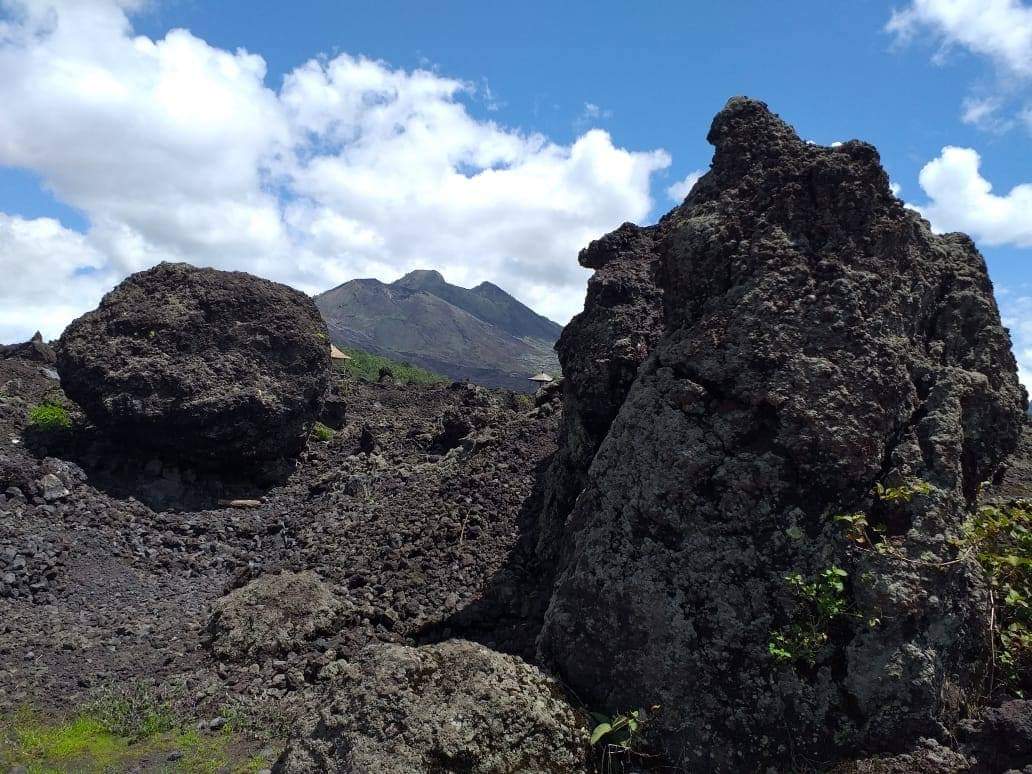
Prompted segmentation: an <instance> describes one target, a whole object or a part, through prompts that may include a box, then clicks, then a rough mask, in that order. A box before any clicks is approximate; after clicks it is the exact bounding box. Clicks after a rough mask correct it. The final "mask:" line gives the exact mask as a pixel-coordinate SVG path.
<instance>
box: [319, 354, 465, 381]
mask: <svg viewBox="0 0 1032 774" xmlns="http://www.w3.org/2000/svg"><path fill="white" fill-rule="evenodd" d="M341 351H342V352H345V353H346V354H348V355H350V356H351V360H346V361H344V365H343V366H338V367H339V368H341V369H342V370H343V371H344V373H345V374H346V375H347V376H350V377H352V378H354V379H362V380H364V381H367V382H375V381H376V380H377V379H378V378H379V376H380V369H381V368H389V369H390V370H391V373H393V374H394V381H396V382H398V383H399V384H439V383H441V382H447V381H450V380H449V379H448V377H446V376H441V375H440V374H435V373H434V372H432V371H427V370H426V369H425V368H420V367H419V366H414V365H412V364H411V363H399V362H398V361H397V360H391V359H390V358H386V357H382V356H380V355H374V354H372V353H371V352H366V351H364V350H361V349H355V348H354V347H341Z"/></svg>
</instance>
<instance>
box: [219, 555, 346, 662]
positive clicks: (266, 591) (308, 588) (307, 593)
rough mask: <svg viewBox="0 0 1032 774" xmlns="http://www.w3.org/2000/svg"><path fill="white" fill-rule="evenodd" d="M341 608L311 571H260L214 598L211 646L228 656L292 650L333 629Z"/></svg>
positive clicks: (250, 656) (246, 657)
mask: <svg viewBox="0 0 1032 774" xmlns="http://www.w3.org/2000/svg"><path fill="white" fill-rule="evenodd" d="M344 608H345V605H344V601H343V600H342V599H341V597H339V596H338V595H337V594H336V593H335V592H334V589H332V588H331V587H330V586H329V585H327V584H326V583H324V582H323V581H322V579H320V578H319V576H318V575H316V574H315V573H314V572H282V573H279V574H277V575H262V576H260V577H258V578H256V579H255V580H252V581H251V582H249V583H248V584H247V585H245V586H242V587H240V588H238V589H234V590H233V591H230V592H229V593H228V594H226V595H225V596H224V597H220V598H219V599H217V600H215V602H214V603H213V604H212V606H211V617H210V618H209V619H208V636H209V638H210V643H211V649H212V652H213V653H214V654H215V655H216V656H218V657H219V658H221V659H223V660H226V661H245V660H253V659H255V658H259V657H267V656H277V655H282V654H285V653H290V652H291V651H294V650H298V649H301V648H303V646H304V645H305V644H306V643H307V642H309V641H311V640H313V639H315V638H316V637H317V636H319V635H320V634H325V633H327V632H329V631H331V630H332V629H333V626H334V623H336V621H337V618H338V617H339V616H340V614H341V612H342V611H343V610H344Z"/></svg>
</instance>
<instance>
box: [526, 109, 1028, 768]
mask: <svg viewBox="0 0 1032 774" xmlns="http://www.w3.org/2000/svg"><path fill="white" fill-rule="evenodd" d="M708 139H709V140H710V142H711V143H712V144H713V145H714V146H715V147H716V153H715V156H714V159H713V165H712V168H711V170H710V171H709V172H708V173H707V174H706V175H704V176H703V177H702V179H701V180H700V181H699V182H698V183H697V184H696V186H695V187H694V188H693V190H692V192H691V193H690V194H689V196H688V198H687V199H686V200H685V202H684V203H683V204H682V205H681V206H680V207H678V208H676V209H675V210H673V211H672V212H671V213H669V214H668V215H666V216H665V217H664V218H663V219H662V220H661V222H660V224H659V227H658V228H657V229H656V230H655V232H650V233H643V232H642V230H635V229H634V228H633V227H627V226H624V227H622V228H621V229H619V230H618V231H617V232H615V233H614V234H613V235H610V236H609V237H607V238H604V239H603V240H602V241H601V243H600V244H601V245H606V244H607V240H608V241H609V244H615V245H616V246H617V248H618V249H617V250H616V251H615V252H616V254H617V255H618V256H620V255H622V256H624V257H621V258H619V260H618V263H617V265H626V266H627V267H628V270H630V269H631V268H633V267H634V266H640V267H642V270H641V273H642V275H643V280H642V282H641V283H640V287H641V288H642V291H643V292H644V293H646V294H647V295H648V297H649V299H650V304H651V306H650V311H651V313H649V314H646V313H645V311H644V310H642V312H641V313H640V314H641V316H642V319H643V321H644V324H643V326H642V328H643V329H644V330H645V331H646V334H645V335H642V336H641V338H640V342H641V344H640V347H641V348H644V349H646V350H648V349H650V348H651V353H650V354H648V356H647V359H645V360H644V363H643V364H642V365H641V366H640V367H638V368H637V369H636V371H635V369H634V365H635V363H636V361H638V360H639V359H641V358H643V357H644V355H643V354H642V355H638V354H633V355H632V354H631V353H633V352H634V351H635V345H634V339H632V340H631V343H630V344H629V345H628V346H627V347H626V348H625V350H626V351H627V352H628V356H627V357H626V358H625V359H626V366H625V367H622V368H621V369H619V370H618V371H617V373H618V374H622V376H620V377H619V378H614V379H613V381H612V382H607V377H610V376H611V374H612V372H611V371H609V370H608V369H609V368H610V366H609V365H608V363H605V360H606V357H607V355H606V352H607V350H608V348H609V347H610V346H611V344H610V342H608V341H607V340H606V338H607V337H609V338H612V337H611V336H609V334H608V331H609V329H610V328H611V327H612V326H614V325H616V326H620V325H622V322H621V319H620V316H619V314H618V313H617V312H615V311H612V310H613V309H614V307H620V308H624V309H635V306H634V302H633V300H631V301H626V302H622V303H620V304H617V305H614V304H612V303H608V302H607V301H606V300H605V298H604V297H603V296H602V295H601V294H597V295H595V296H592V295H589V298H588V304H587V306H586V309H585V311H584V312H583V313H582V315H581V316H580V317H578V318H576V319H575V320H574V322H573V323H571V325H570V326H569V327H568V328H567V330H566V332H565V333H564V336H563V341H562V342H561V343H560V355H561V356H562V358H563V373H564V374H565V376H566V379H565V382H564V390H565V396H566V405H565V408H564V411H565V413H566V419H565V421H566V424H567V426H568V427H570V423H571V422H572V421H574V420H573V419H571V415H574V416H577V417H582V418H587V417H597V418H598V422H597V423H595V424H593V423H591V422H589V421H587V420H586V419H580V420H577V421H579V422H580V423H581V425H582V426H583V427H584V428H585V431H584V432H583V433H580V438H581V439H583V440H578V439H576V438H571V435H570V431H569V430H568V431H567V435H566V436H565V437H564V438H563V443H564V445H565V446H566V447H569V446H570V445H571V443H575V442H576V443H579V444H580V447H581V449H583V450H584V451H588V450H590V449H591V445H592V442H593V441H592V439H593V438H599V433H601V434H602V436H603V439H602V440H601V441H600V445H599V446H598V449H597V452H595V453H594V455H593V458H592V459H591V460H590V467H589V466H588V465H586V464H585V460H584V452H581V451H578V450H577V449H572V450H571V449H569V448H567V449H566V450H565V451H563V452H560V455H559V457H558V462H557V464H561V462H562V460H563V457H564V455H565V458H566V460H567V467H560V468H558V469H557V468H556V466H553V470H552V474H551V475H552V477H553V479H554V480H556V481H558V485H557V486H554V488H555V490H556V491H560V492H565V493H566V494H565V496H564V497H561V498H555V500H554V501H553V502H552V503H551V504H548V507H545V508H544V509H543V514H542V516H541V519H540V523H539V525H538V529H539V533H540V534H539V537H540V536H544V543H545V545H544V546H542V541H541V540H540V539H539V541H538V545H539V549H540V550H539V555H540V557H541V559H542V561H543V562H544V563H545V564H546V565H547V564H549V563H552V567H551V568H550V571H551V572H554V573H555V575H556V577H557V580H556V582H555V585H554V588H553V590H552V592H551V599H550V600H549V602H548V606H547V610H546V612H545V615H544V622H543V626H542V629H541V632H540V635H539V638H538V648H537V650H538V655H539V657H540V659H541V660H542V662H543V663H544V664H546V665H548V666H551V667H552V668H554V669H555V670H556V671H557V672H558V673H559V675H560V677H561V678H562V679H563V681H564V682H565V683H567V684H568V685H570V686H571V688H572V689H573V690H574V692H575V693H576V694H577V695H578V696H579V697H580V698H581V699H583V700H585V701H586V702H587V703H589V704H590V705H594V706H597V707H599V708H605V709H606V710H608V711H624V710H626V709H627V708H628V707H640V706H649V705H653V704H658V705H661V707H662V708H663V709H662V711H661V712H660V713H659V714H658V716H657V718H656V719H655V721H654V722H653V724H652V727H651V733H652V735H653V737H654V741H655V742H656V743H657V744H658V745H659V746H660V748H661V749H662V750H663V751H664V752H665V753H666V754H667V756H668V757H669V759H670V760H671V761H672V762H673V763H676V764H677V765H679V766H681V767H682V768H683V769H684V770H690V771H747V770H755V769H757V768H762V767H763V766H767V765H770V766H774V767H775V768H777V769H782V768H785V767H788V766H789V765H790V762H791V761H794V760H798V759H799V757H800V756H804V757H808V758H810V759H815V760H825V761H827V760H835V759H836V758H838V759H843V758H846V757H849V756H850V754H851V753H852V752H855V751H857V750H868V751H898V750H901V749H902V748H904V747H905V746H906V745H907V744H909V743H911V742H912V740H914V739H916V738H918V737H922V736H926V737H941V736H943V734H944V726H945V725H946V724H949V723H950V722H952V721H953V720H954V719H955V715H956V712H957V711H958V708H959V706H960V705H961V703H962V702H963V701H964V699H965V697H966V694H967V693H968V692H969V691H973V690H975V688H976V683H977V682H978V680H979V679H980V677H981V674H982V672H981V664H980V659H981V658H982V657H983V656H984V655H985V654H984V648H985V637H984V632H985V626H986V622H985V611H986V609H987V607H986V592H985V585H984V581H983V579H982V576H981V572H980V571H979V569H978V568H977V567H976V566H974V563H973V562H969V561H961V562H952V560H953V559H955V558H957V550H956V547H955V546H954V544H953V543H951V541H950V538H955V537H958V536H959V533H960V525H961V524H962V522H963V521H964V519H965V516H966V509H967V508H968V507H969V506H971V505H972V504H973V502H974V500H975V498H976V493H977V489H978V485H979V483H980V482H982V481H984V480H986V479H988V478H990V477H991V476H992V474H993V472H994V470H995V468H996V467H997V465H998V463H999V462H1000V460H1001V459H1002V458H1003V457H1004V456H1005V455H1006V454H1008V453H1009V452H1010V451H1011V450H1012V449H1013V448H1014V446H1015V444H1016V442H1017V439H1018V434H1019V430H1020V428H1021V426H1022V423H1023V421H1024V411H1025V406H1026V398H1025V394H1024V390H1023V389H1022V388H1021V387H1020V386H1019V384H1018V381H1017V377H1016V366H1015V361H1014V357H1013V355H1012V354H1011V351H1010V341H1009V339H1008V336H1007V332H1006V331H1005V329H1004V328H1003V327H1002V326H1001V324H1000V317H999V313H998V310H997V307H996V303H995V301H994V299H993V294H992V286H991V284H990V281H989V278H988V275H987V273H986V267H985V262H984V261H983V259H982V257H981V256H980V255H979V254H978V252H977V250H976V249H975V247H974V245H973V244H972V242H971V240H970V239H968V238H967V237H966V236H963V235H961V234H946V235H942V236H936V235H933V234H932V233H931V231H930V229H929V227H928V224H927V223H926V222H925V221H923V220H922V219H921V218H920V216H919V215H918V214H917V213H915V212H913V211H910V210H907V209H905V208H904V207H903V205H902V203H901V202H900V201H899V200H898V199H896V198H895V197H894V196H893V195H892V193H891V191H890V190H889V181H888V178H887V176H886V174H885V172H884V171H883V170H882V168H881V166H880V163H879V158H878V154H877V151H876V150H875V149H874V148H873V147H872V146H870V145H867V144H865V143H862V142H857V141H851V142H846V143H843V144H842V145H840V146H837V147H834V148H826V147H820V146H816V145H812V144H809V143H806V142H804V141H802V140H801V139H800V138H799V137H798V136H797V135H796V133H795V132H794V131H793V130H792V128H791V127H789V126H788V125H787V124H785V123H784V122H783V121H782V120H781V119H779V118H778V117H777V116H776V115H774V114H772V113H771V112H770V111H769V110H768V109H767V107H766V105H764V104H763V103H760V102H756V101H753V100H749V99H745V98H736V99H732V100H731V101H730V102H729V103H728V104H727V106H726V107H725V109H724V110H723V111H721V112H720V113H719V114H718V115H717V117H716V118H715V119H714V121H713V125H712V128H711V130H710V133H709V137H708ZM650 240H651V245H650V244H649V242H650ZM622 245H627V248H626V249H624V248H622V247H620V246H622ZM650 266H653V267H655V268H654V269H652V270H650V271H648V272H646V271H645V269H646V267H650ZM599 271H600V272H602V273H603V276H604V274H605V272H606V271H607V269H606V268H605V267H603V268H602V269H600V270H599ZM644 277H654V278H655V286H656V287H655V288H653V287H651V285H650V283H649V282H648V281H647V280H645V279H644ZM631 290H633V288H631ZM660 297H662V309H660V306H659V304H660V301H659V299H660ZM635 314H639V313H638V312H635ZM593 320H598V321H599V322H598V323H594V322H591V321H593ZM660 320H661V323H660ZM657 330H658V331H659V334H658V335H657V333H656V332H657ZM649 332H651V333H649ZM652 337H655V339H656V341H655V343H654V344H651V343H650V342H651V341H652ZM592 351H597V352H599V358H598V359H600V360H602V361H603V363H600V364H598V365H592V364H591V363H588V362H585V366H584V367H578V364H579V360H578V358H580V357H583V355H582V354H581V353H588V352H592ZM628 383H629V387H628ZM610 385H611V386H610ZM608 417H613V419H612V420H611V424H609V425H608V427H607V426H606V424H607V421H608V420H607V418H608ZM592 428H595V430H594V431H593V432H589V431H591V429H592ZM582 471H586V473H585V472H582ZM578 477H580V478H578ZM578 480H582V481H583V482H584V484H583V487H582V489H580V490H579V492H577V491H574V492H573V493H572V495H571V489H570V486H571V482H573V483H576V481H578ZM916 481H924V482H927V483H928V484H929V485H930V487H931V488H930V489H928V490H927V491H926V493H925V494H920V493H917V494H913V496H912V497H911V498H910V501H909V502H905V501H902V500H897V501H896V502H894V503H890V502H886V501H884V500H881V499H879V498H877V497H874V496H872V494H871V492H872V487H873V486H874V485H875V484H876V483H880V484H882V485H884V486H909V485H911V484H913V483H914V482H916ZM564 502H565V503H569V504H570V508H569V510H568V511H567V512H563V511H562V510H558V511H557V510H556V505H557V504H559V505H561V504H562V503H564ZM857 512H864V513H866V514H867V517H868V519H869V520H870V523H871V524H872V525H874V524H883V525H884V526H885V533H884V539H883V542H884V544H885V545H884V546H883V548H882V549H881V550H879V551H876V550H873V549H872V548H871V546H870V545H869V544H863V545H861V544H858V543H857V542H855V541H854V540H851V539H850V537H849V535H848V534H847V530H844V529H843V527H842V524H841V523H840V522H837V521H836V520H835V519H834V516H835V515H836V514H842V513H847V514H848V513H857ZM552 536H557V537H556V538H555V539H557V540H558V542H559V545H558V547H557V548H555V549H553V548H551V547H549V546H548V545H547V544H548V541H549V540H553V537H552ZM836 569H840V570H844V571H845V572H846V573H848V575H847V576H846V577H845V587H844V590H843V591H842V593H841V601H842V604H843V610H842V612H841V613H839V614H836V615H834V616H833V617H831V618H829V619H828V620H822V619H821V618H820V617H819V614H818V613H817V612H816V608H815V606H813V605H812V604H811V603H809V602H807V601H806V599H805V598H802V597H800V596H799V595H797V594H796V593H794V592H793V589H792V586H791V584H790V583H788V582H787V580H786V576H788V575H790V574H792V573H799V574H800V576H802V578H803V581H804V582H813V581H814V580H815V579H817V578H819V577H820V576H821V574H822V573H824V572H827V571H832V572H833V571H834V570H836ZM808 626H810V627H811V628H812V629H813V630H815V631H816V632H817V634H816V636H815V637H814V642H815V643H816V646H815V648H814V653H813V654H812V658H810V657H809V655H810V654H805V653H799V652H798V650H797V652H796V653H794V654H793V655H792V656H791V657H789V658H788V659H784V660H779V659H778V658H776V654H772V652H771V647H770V646H771V643H772V642H774V641H775V640H776V638H777V636H778V635H779V634H783V633H786V632H787V633H789V634H790V633H791V631H792V628H793V627H797V629H799V630H802V629H805V628H806V627H808Z"/></svg>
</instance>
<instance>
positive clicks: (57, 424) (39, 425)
mask: <svg viewBox="0 0 1032 774" xmlns="http://www.w3.org/2000/svg"><path fill="white" fill-rule="evenodd" d="M29 426H30V427H32V428H33V429H35V430H39V431H42V432H47V433H53V432H58V431H61V430H67V429H68V428H70V427H71V426H72V418H71V417H70V416H69V415H68V409H66V408H65V407H64V406H62V405H61V404H60V403H53V402H51V401H44V402H43V403H40V404H39V405H37V406H33V407H32V409H30V410H29Z"/></svg>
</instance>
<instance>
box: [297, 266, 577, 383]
mask: <svg viewBox="0 0 1032 774" xmlns="http://www.w3.org/2000/svg"><path fill="white" fill-rule="evenodd" d="M315 302H316V304H317V305H318V307H319V311H320V312H321V313H322V315H323V317H324V318H325V319H326V324H327V326H328V327H329V331H330V337H331V338H332V339H333V343H334V344H337V345H338V346H342V347H345V346H351V347H358V348H360V349H364V350H366V351H368V352H374V353H376V354H378V355H383V356H385V357H389V358H391V359H392V360H400V361H405V362H409V363H414V364H415V365H418V366H421V367H423V368H427V369H429V370H431V371H434V372H436V373H440V374H445V375H447V376H450V377H452V378H453V379H472V380H473V381H475V382H479V383H481V384H486V385H488V386H490V387H507V388H509V389H513V390H522V391H524V392H526V391H529V390H530V389H531V388H532V385H531V383H530V382H528V381H527V378H528V377H529V376H530V375H531V374H535V373H537V372H539V371H548V372H549V373H556V372H557V371H558V365H559V364H558V361H557V360H556V356H555V352H553V351H552V346H553V344H554V343H555V340H556V338H557V337H558V336H559V333H560V331H561V330H562V328H561V327H560V326H559V325H557V324H556V323H554V322H552V321H551V320H548V319H546V318H544V317H542V316H541V315H539V314H536V313H535V312H534V311H533V310H531V309H530V308H528V307H527V306H525V305H524V304H522V303H520V302H519V301H517V300H516V299H515V298H513V297H512V296H510V295H509V294H508V293H506V292H505V291H504V290H502V289H501V288H499V287H498V286H497V285H492V284H491V283H490V282H483V283H481V284H479V285H477V286H476V287H475V288H470V289H467V288H461V287H458V286H456V285H451V284H449V283H447V282H445V281H444V277H442V276H441V274H440V273H439V272H436V271H428V270H418V271H413V272H410V273H408V274H406V275H405V276H404V277H402V278H401V279H399V280H397V281H396V282H392V283H390V284H385V283H383V282H380V281H379V280H375V279H356V280H351V281H350V282H346V283H344V284H343V285H340V286H338V287H336V288H333V289H332V290H328V291H326V292H325V293H321V294H320V295H318V296H316V299H315Z"/></svg>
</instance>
